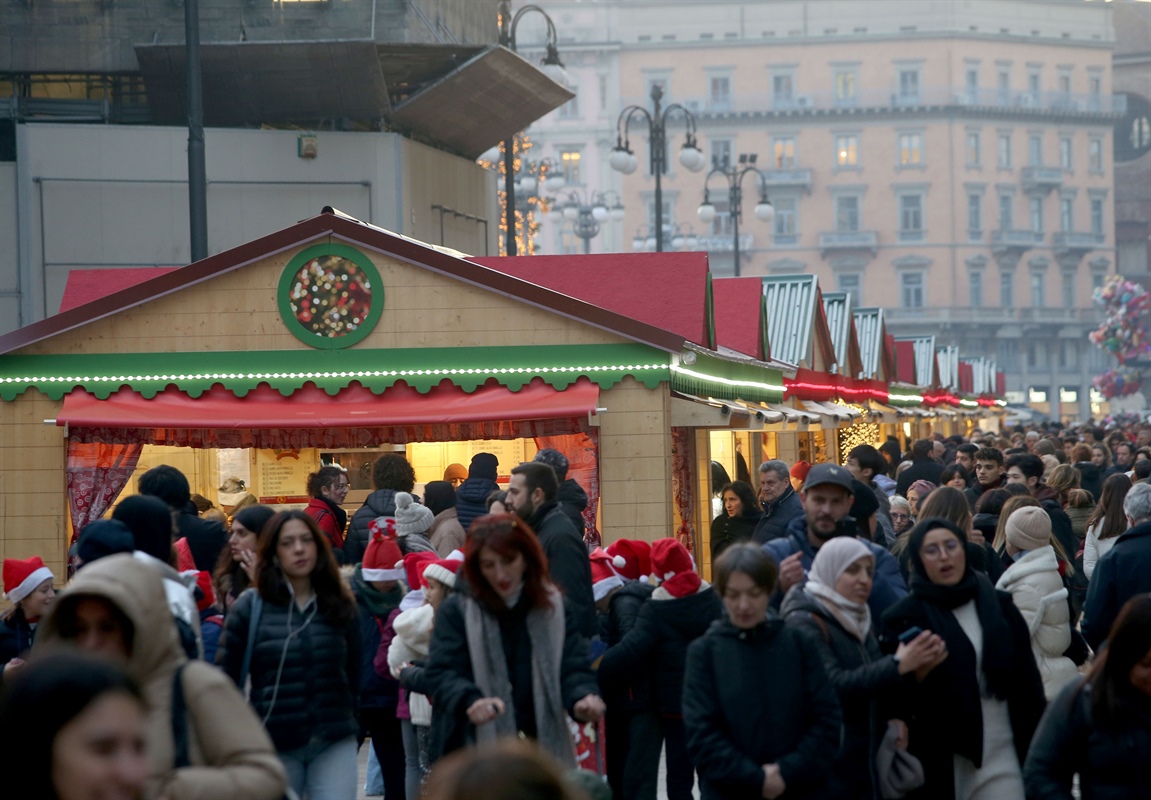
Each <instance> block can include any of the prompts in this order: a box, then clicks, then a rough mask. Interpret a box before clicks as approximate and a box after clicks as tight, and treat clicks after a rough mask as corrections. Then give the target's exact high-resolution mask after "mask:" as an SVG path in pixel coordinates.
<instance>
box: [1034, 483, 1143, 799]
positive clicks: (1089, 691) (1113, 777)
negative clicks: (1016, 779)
mask: <svg viewBox="0 0 1151 800" xmlns="http://www.w3.org/2000/svg"><path fill="white" fill-rule="evenodd" d="M1113 477H1114V476H1113ZM1108 642H1109V644H1108V646H1107V648H1106V649H1105V650H1103V651H1102V652H1100V653H1099V655H1098V656H1096V658H1095V663H1094V664H1093V665H1092V666H1091V670H1090V672H1088V673H1087V676H1086V677H1085V678H1082V679H1080V680H1077V681H1075V682H1074V683H1072V684H1070V685H1069V686H1067V687H1065V688H1064V689H1063V691H1062V692H1061V693H1060V694H1059V696H1058V697H1056V698H1055V699H1054V700H1052V701H1051V705H1050V706H1049V707H1048V708H1047V712H1046V713H1045V714H1044V715H1043V721H1042V722H1040V723H1039V730H1037V731H1036V732H1035V741H1034V742H1033V743H1032V745H1031V751H1030V752H1029V753H1028V754H1027V762H1026V764H1025V765H1024V768H1023V780H1024V783H1025V784H1026V788H1027V797H1028V798H1029V799H1030V800H1071V798H1072V797H1073V795H1072V782H1073V780H1074V778H1075V776H1076V775H1078V776H1079V791H1080V793H1081V796H1082V797H1083V800H1121V799H1125V798H1132V797H1148V796H1151V595H1146V594H1143V595H1138V596H1136V597H1133V598H1132V599H1130V600H1128V601H1127V604H1126V605H1125V606H1123V610H1122V611H1120V612H1119V616H1118V618H1117V619H1116V620H1115V624H1114V625H1113V626H1112V628H1111V635H1110V636H1109V637H1108Z"/></svg>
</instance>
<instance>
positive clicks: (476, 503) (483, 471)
mask: <svg viewBox="0 0 1151 800" xmlns="http://www.w3.org/2000/svg"><path fill="white" fill-rule="evenodd" d="M499 468H500V460H499V459H498V458H496V457H495V456H494V455H492V454H491V453H476V454H475V455H474V456H472V463H471V466H470V467H468V478H467V480H465V481H464V482H463V483H461V484H460V485H459V486H457V487H456V518H457V519H458V520H459V521H460V525H461V526H462V527H463V529H464V533H467V531H468V528H470V527H471V526H472V523H473V522H475V520H476V517H482V516H483V515H484V514H486V513H488V502H487V501H488V495H489V494H491V493H492V492H496V491H499V488H500V487H499V484H497V483H496V475H497V474H499Z"/></svg>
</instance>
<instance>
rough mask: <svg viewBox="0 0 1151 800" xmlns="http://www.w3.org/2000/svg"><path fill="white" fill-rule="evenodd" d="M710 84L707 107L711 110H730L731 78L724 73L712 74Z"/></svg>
mask: <svg viewBox="0 0 1151 800" xmlns="http://www.w3.org/2000/svg"><path fill="white" fill-rule="evenodd" d="M710 85H711V95H710V96H709V98H708V107H709V108H711V109H712V110H713V111H729V110H731V78H729V77H727V76H726V75H713V76H712V78H711V81H710Z"/></svg>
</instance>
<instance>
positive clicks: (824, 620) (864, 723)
mask: <svg viewBox="0 0 1151 800" xmlns="http://www.w3.org/2000/svg"><path fill="white" fill-rule="evenodd" d="M782 613H783V618H784V620H785V621H786V622H787V625H788V626H789V627H793V628H794V629H795V630H796V631H798V632H799V633H800V634H801V635H803V636H804V637H805V638H806V639H807V640H808V641H810V642H811V643H812V645H813V646H814V647H815V649H816V650H817V651H818V652H819V654H820V655H821V656H822V657H823V666H824V667H825V668H826V670H827V676H828V678H829V680H830V681H831V683H832V685H833V686H834V687H835V688H836V691H838V692H839V702H840V705H842V707H843V747H842V749H841V750H840V751H839V757H838V758H837V759H836V761H835V768H834V770H832V771H831V776H832V777H831V780H830V785H829V786H828V791H827V797H828V798H852V800H856V799H857V798H876V799H877V800H878V798H879V791H878V789H877V788H876V787H877V786H878V778H877V776H876V774H875V754H876V752H877V751H878V750H879V743H880V742H881V741H882V740H883V734H884V731H885V729H886V727H887V720H886V719H884V717H883V715H882V714H881V713H880V708H881V702H880V701H881V699H882V698H883V697H884V696H886V695H888V694H890V693H892V692H898V691H907V692H910V691H914V686H915V676H914V675H913V674H910V673H909V674H908V675H900V674H899V665H898V664H897V663H896V662H895V657H894V656H885V655H883V653H882V652H880V650H879V640H878V639H877V638H876V637H875V633H874V631H870V632H869V633H868V637H867V641H866V642H861V641H859V640H858V639H856V638H855V637H854V636H852V635H851V634H850V633H848V632H847V631H846V630H845V629H844V628H843V626H842V625H841V624H840V623H839V621H838V620H837V619H836V618H835V616H834V615H833V614H831V613H830V612H829V611H828V610H827V609H826V608H824V607H823V606H822V605H820V604H819V603H817V602H816V601H815V600H813V599H812V598H811V597H809V596H808V595H807V593H805V592H804V591H803V588H802V587H800V586H794V587H792V588H791V590H790V591H789V592H788V593H787V596H786V597H784V599H783V607H782Z"/></svg>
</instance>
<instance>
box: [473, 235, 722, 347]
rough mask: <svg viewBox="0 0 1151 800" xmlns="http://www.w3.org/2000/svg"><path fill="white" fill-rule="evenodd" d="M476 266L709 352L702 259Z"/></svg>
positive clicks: (583, 258)
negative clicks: (612, 314)
mask: <svg viewBox="0 0 1151 800" xmlns="http://www.w3.org/2000/svg"><path fill="white" fill-rule="evenodd" d="M470 260H471V261H474V262H475V263H477V264H482V265H483V266H485V267H490V268H491V269H495V270H499V271H500V272H504V273H506V274H508V275H514V276H515V277H517V278H521V279H523V280H525V281H531V282H532V283H534V284H537V285H539V286H546V287H547V288H548V289H551V290H553V291H556V292H559V293H560V294H566V295H568V296H570V297H575V298H578V299H580V300H583V301H584V302H586V303H591V304H593V305H596V306H599V307H600V308H606V309H608V310H609V311H614V312H616V313H617V314H624V315H626V316H628V317H631V318H632V319H635V320H638V321H640V322H645V323H647V324H648V325H652V326H654V327H656V328H662V329H663V330H665V331H671V332H673V333H675V334H676V335H677V336H682V337H683V338H684V339H687V340H688V341H689V342H694V343H696V344H699V345H703V346H704V347H711V345H712V343H711V342H710V338H711V337H710V335H709V331H708V328H709V326H708V318H707V315H708V307H707V274H708V266H707V254H706V253H604V254H602V255H600V254H597V255H580V256H511V257H508V256H503V257H500V256H495V257H490V258H472V259H470Z"/></svg>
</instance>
